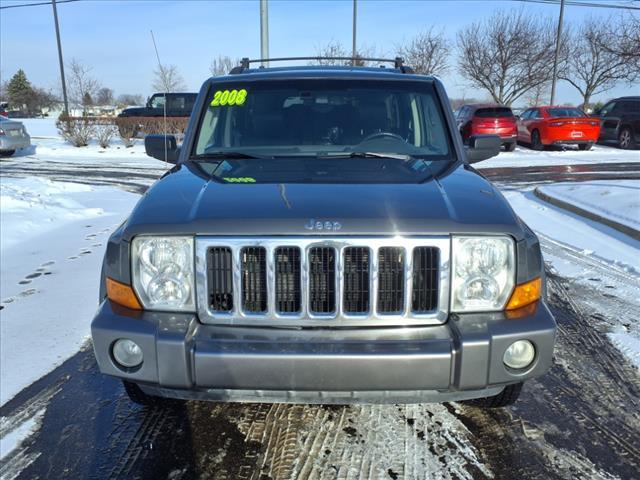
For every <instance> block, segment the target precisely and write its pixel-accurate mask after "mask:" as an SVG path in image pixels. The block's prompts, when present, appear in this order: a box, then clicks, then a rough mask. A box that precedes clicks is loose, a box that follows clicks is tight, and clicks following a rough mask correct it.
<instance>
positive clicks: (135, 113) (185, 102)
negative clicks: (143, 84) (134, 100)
mask: <svg viewBox="0 0 640 480" xmlns="http://www.w3.org/2000/svg"><path fill="white" fill-rule="evenodd" d="M197 96H198V94H197V93H154V94H153V95H151V97H149V100H148V101H147V105H146V106H144V107H129V108H125V109H124V110H123V111H122V112H121V113H120V114H119V115H118V117H162V116H164V112H165V109H164V107H165V103H166V106H167V117H188V116H189V115H191V110H193V105H194V103H195V101H196V97H197Z"/></svg>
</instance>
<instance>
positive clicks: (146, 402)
mask: <svg viewBox="0 0 640 480" xmlns="http://www.w3.org/2000/svg"><path fill="white" fill-rule="evenodd" d="M122 385H123V386H124V391H125V393H126V394H127V397H129V400H131V401H132V402H133V403H136V404H138V405H142V406H144V407H166V406H175V405H178V404H180V400H174V399H172V398H171V399H169V398H162V397H156V396H153V395H149V394H146V393H144V392H143V391H142V389H141V388H140V386H139V385H138V384H137V383H133V382H128V381H126V380H122Z"/></svg>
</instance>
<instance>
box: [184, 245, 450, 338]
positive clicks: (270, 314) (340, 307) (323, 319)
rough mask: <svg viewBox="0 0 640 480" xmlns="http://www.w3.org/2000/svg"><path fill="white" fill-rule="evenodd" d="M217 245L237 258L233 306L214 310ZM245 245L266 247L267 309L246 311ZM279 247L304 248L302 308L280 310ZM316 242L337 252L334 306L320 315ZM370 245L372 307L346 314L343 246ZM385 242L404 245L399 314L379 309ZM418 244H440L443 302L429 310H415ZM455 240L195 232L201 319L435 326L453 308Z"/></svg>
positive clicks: (247, 322)
mask: <svg viewBox="0 0 640 480" xmlns="http://www.w3.org/2000/svg"><path fill="white" fill-rule="evenodd" d="M212 247H227V248H230V249H231V252H232V259H233V289H234V293H233V310H232V311H230V312H215V311H212V310H211V309H210V308H209V301H208V295H209V293H208V292H209V286H208V279H207V267H208V264H207V262H208V257H207V252H208V250H209V248H212ZM245 247H262V248H264V249H265V251H266V255H267V265H266V267H267V311H266V312H265V313H253V312H245V311H243V310H242V305H241V301H242V294H241V290H240V289H241V287H242V272H241V260H242V259H241V252H242V249H243V248H245ZM278 247H299V248H300V270H301V272H300V273H301V291H300V303H301V305H300V311H299V312H296V313H279V312H277V311H276V302H275V286H276V274H275V261H274V256H275V250H276V248H278ZM313 247H331V248H333V249H334V250H335V255H336V266H335V268H336V276H335V281H336V293H335V311H334V312H332V313H329V314H315V313H312V312H310V311H309V305H308V302H309V250H310V249H311V248H313ZM348 247H366V248H368V249H369V252H370V276H369V277H370V278H369V282H370V286H369V292H370V293H369V295H370V296H369V311H368V312H365V313H347V312H345V311H344V299H343V287H344V249H345V248H348ZM381 247H400V248H403V249H404V258H405V262H404V282H405V291H404V297H405V298H404V306H403V307H404V309H403V311H402V312H401V313H399V314H380V313H378V312H377V307H378V305H377V299H378V250H379V249H380V248H381ZM415 247H435V248H437V249H438V250H439V255H438V260H439V263H438V268H439V274H438V287H439V291H438V305H437V307H436V309H435V310H433V311H430V312H422V313H418V312H413V311H412V310H411V308H412V298H411V292H412V286H413V278H412V277H413V250H414V248H415ZM450 251H451V240H450V237H448V236H437V237H364V236H359V237H328V236H327V237H320V236H318V237H264V238H254V237H196V294H197V296H196V302H197V308H198V315H199V318H200V321H201V322H202V323H206V324H218V325H224V324H227V325H253V326H256V325H259V326H292V327H293V326H295V327H301V326H309V327H312V326H316V327H318V326H334V327H347V326H349V327H353V326H402V325H434V324H442V323H444V322H445V321H446V319H447V316H448V312H449V284H450V272H449V270H450Z"/></svg>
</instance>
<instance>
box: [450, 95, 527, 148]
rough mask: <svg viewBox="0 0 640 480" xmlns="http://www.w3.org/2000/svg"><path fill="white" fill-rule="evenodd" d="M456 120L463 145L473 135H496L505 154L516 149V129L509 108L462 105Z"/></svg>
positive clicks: (486, 105)
mask: <svg viewBox="0 0 640 480" xmlns="http://www.w3.org/2000/svg"><path fill="white" fill-rule="evenodd" d="M456 120H457V122H458V130H460V135H462V140H463V141H464V142H465V143H467V142H468V140H469V138H471V137H472V136H473V135H498V136H499V137H500V138H501V139H502V145H503V146H504V148H505V150H506V151H507V152H513V151H514V150H515V149H516V138H517V135H518V127H517V124H516V117H515V116H514V115H513V112H512V111H511V108H509V107H505V106H504V105H497V104H475V105H463V106H462V107H460V108H459V109H458V111H457V112H456Z"/></svg>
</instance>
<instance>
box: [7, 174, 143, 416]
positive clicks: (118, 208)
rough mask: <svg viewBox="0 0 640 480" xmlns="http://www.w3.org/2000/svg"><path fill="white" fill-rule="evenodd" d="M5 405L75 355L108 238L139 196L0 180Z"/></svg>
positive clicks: (93, 305)
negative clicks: (0, 188) (0, 187)
mask: <svg viewBox="0 0 640 480" xmlns="http://www.w3.org/2000/svg"><path fill="white" fill-rule="evenodd" d="M1 185H2V190H1V194H2V197H1V200H0V207H1V209H2V215H1V216H0V232H1V237H0V238H1V243H0V309H1V310H0V404H4V403H5V402H7V401H8V400H9V399H10V398H12V397H13V396H14V395H15V394H17V393H18V392H19V391H20V390H21V389H23V388H24V387H26V386H28V385H30V384H31V383H33V382H34V381H36V380H38V379H39V378H40V377H42V376H43V375H45V374H46V373H48V372H49V371H51V370H52V369H53V368H55V367H56V366H57V365H59V364H61V363H62V362H63V361H64V360H66V359H67V358H68V357H70V356H71V355H73V354H75V353H76V352H77V351H78V349H79V348H80V347H81V346H82V344H83V343H84V342H85V341H86V339H87V338H88V336H89V333H90V330H89V327H90V323H91V318H92V316H93V314H94V312H95V309H96V307H97V300H98V281H99V275H100V268H101V263H102V257H103V255H104V248H105V243H106V239H107V238H108V236H109V233H110V232H111V231H112V230H113V229H114V228H115V227H117V225H118V224H119V223H120V222H121V221H122V220H123V219H124V218H125V217H126V216H127V214H128V213H129V211H130V210H131V209H132V208H133V206H134V205H135V202H136V201H137V200H138V198H139V197H138V195H134V194H131V193H126V192H123V191H120V190H116V189H113V188H108V187H91V186H86V185H78V184H71V183H60V182H52V181H48V180H43V179H37V178H32V179H13V178H3V179H2V181H1Z"/></svg>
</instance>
